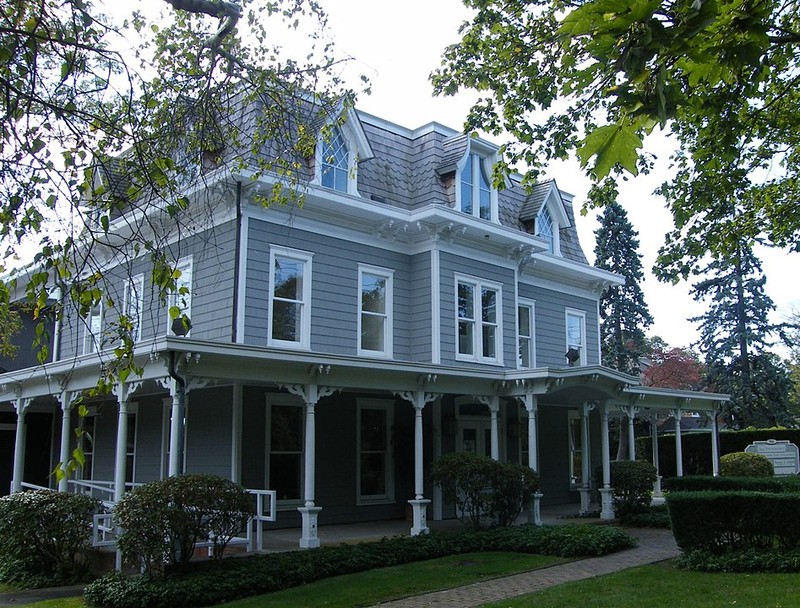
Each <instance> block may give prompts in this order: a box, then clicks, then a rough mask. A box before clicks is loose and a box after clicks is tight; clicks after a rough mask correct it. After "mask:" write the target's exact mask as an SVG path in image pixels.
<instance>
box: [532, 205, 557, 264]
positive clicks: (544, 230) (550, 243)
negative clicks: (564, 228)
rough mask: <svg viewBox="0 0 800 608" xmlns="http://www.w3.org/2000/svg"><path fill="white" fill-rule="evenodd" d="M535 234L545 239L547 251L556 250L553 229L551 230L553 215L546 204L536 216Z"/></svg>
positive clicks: (552, 251)
mask: <svg viewBox="0 0 800 608" xmlns="http://www.w3.org/2000/svg"><path fill="white" fill-rule="evenodd" d="M536 236H538V237H540V238H543V239H544V240H545V241H547V251H548V252H549V253H555V252H556V243H555V231H554V230H553V216H552V215H550V209H548V208H547V206H544V207H542V210H541V211H539V215H537V216H536Z"/></svg>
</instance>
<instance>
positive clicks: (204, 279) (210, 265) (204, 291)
mask: <svg viewBox="0 0 800 608" xmlns="http://www.w3.org/2000/svg"><path fill="white" fill-rule="evenodd" d="M169 255H170V258H171V259H174V260H181V259H183V258H185V257H188V256H191V258H192V286H191V292H192V293H191V307H192V314H191V320H192V334H191V335H192V337H193V338H198V339H202V340H219V341H230V339H231V336H232V326H233V315H234V310H233V301H234V285H235V278H236V273H235V260H236V222H235V221H231V222H227V223H226V224H224V225H221V226H217V227H215V228H213V229H210V230H207V231H205V232H204V233H203V234H202V235H194V236H187V237H185V238H183V239H182V240H181V242H180V245H179V246H178V245H174V246H172V251H171V252H170V254H169ZM151 273H152V264H151V263H150V261H149V259H147V258H145V257H140V258H136V259H133V260H130V261H128V262H127V263H126V264H125V265H124V266H119V267H117V268H114V269H112V270H110V271H109V272H107V274H106V280H105V281H104V282H103V284H102V286H101V288H102V289H103V291H104V294H105V296H106V297H108V298H111V299H112V300H113V301H114V307H113V308H111V307H107V306H104V310H103V329H104V332H105V333H106V334H108V335H106V336H105V338H106V346H110V345H111V342H110V340H111V339H113V335H111V334H112V333H113V325H114V324H115V323H116V321H117V319H118V316H119V310H120V309H121V307H122V306H123V302H124V294H125V284H126V282H127V280H128V277H134V276H136V275H139V274H142V275H143V277H144V293H143V294H142V318H141V338H142V339H148V338H152V337H154V336H157V335H161V334H164V333H166V332H167V329H168V312H167V309H166V307H165V306H163V305H162V304H161V302H160V301H159V299H158V294H157V292H156V290H154V289H153V287H152V285H151ZM84 331H85V322H84V320H83V319H81V318H80V316H79V314H78V311H77V310H76V309H75V308H74V307H69V308H68V309H67V310H66V311H65V314H64V320H63V322H62V332H61V347H60V357H59V358H60V359H69V358H72V357H74V356H76V355H81V354H83V337H84Z"/></svg>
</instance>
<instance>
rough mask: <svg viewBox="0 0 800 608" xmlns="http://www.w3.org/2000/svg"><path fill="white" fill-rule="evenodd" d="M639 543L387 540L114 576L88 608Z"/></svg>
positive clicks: (233, 594)
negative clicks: (156, 574) (443, 560)
mask: <svg viewBox="0 0 800 608" xmlns="http://www.w3.org/2000/svg"><path fill="white" fill-rule="evenodd" d="M635 544H636V540H635V539H633V538H632V537H630V536H628V535H627V534H625V533H624V532H622V531H621V530H619V529H618V528H612V527H608V526H589V525H567V526H544V527H537V526H533V525H524V526H518V527H513V528H497V529H495V530H486V531H480V532H466V533H462V534H456V535H453V534H435V533H433V534H429V535H426V536H416V537H395V538H386V539H383V540H382V541H380V542H376V543H365V544H359V545H340V546H338V547H321V548H319V549H314V550H313V551H291V552H287V553H275V554H270V555H257V556H252V557H244V558H238V559H229V560H225V561H224V562H221V563H216V564H212V563H209V562H205V563H199V564H195V565H194V566H195V567H194V568H193V569H192V570H191V571H189V572H187V573H183V574H181V575H179V576H178V575H175V574H174V573H173V574H172V575H170V576H167V578H165V579H162V580H156V579H149V578H147V577H145V576H141V575H138V576H125V575H121V574H119V573H116V572H115V573H112V574H109V575H107V576H104V577H103V578H101V579H99V580H97V581H95V582H94V583H92V584H91V585H89V586H88V587H87V588H86V590H85V594H84V596H85V599H86V602H87V603H88V604H89V605H90V606H98V607H104V608H189V607H195V606H210V605H214V604H220V603H222V602H228V601H232V600H235V599H241V598H244V597H249V596H253V595H260V594H263V593H270V592H273V591H279V590H281V589H286V588H289V587H296V586H299V585H302V584H305V583H310V582H312V581H316V580H320V579H323V578H328V577H331V576H338V575H341V574H349V573H353V572H362V571H365V570H371V569H375V568H383V567H387V566H394V565H397V564H404V563H410V562H415V561H423V560H427V559H433V558H437V557H444V556H446V555H454V554H460V553H476V552H482V551H511V552H518V553H537V554H543V555H558V556H561V557H583V556H596V555H605V554H607V553H612V552H614V551H619V550H621V549H627V548H629V547H633V546H635Z"/></svg>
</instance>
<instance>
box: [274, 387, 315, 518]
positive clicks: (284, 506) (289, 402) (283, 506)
mask: <svg viewBox="0 0 800 608" xmlns="http://www.w3.org/2000/svg"><path fill="white" fill-rule="evenodd" d="M266 405H267V407H266V409H267V411H266V416H265V419H264V424H265V431H264V459H265V462H264V484H265V485H264V487H265V488H267V489H274V488H272V487H271V486H270V474H271V471H270V455H271V454H272V406H274V405H279V406H286V407H297V408H299V409H300V410H301V420H302V426H301V431H300V432H301V433H302V437H301V440H300V496H299V497H298V498H296V499H295V498H292V499H289V500H278V501H277V503H276V508H277V509H278V510H279V511H294V510H295V509H297V507H302V506H303V505H304V504H305V503H304V497H303V492H304V487H305V486H304V484H305V480H306V467H305V462H306V445H305V433H306V411H305V406H304V405H303V403H302V402H301V401H300V400H299V399H298V398H297V397H295V396H294V395H282V394H272V393H267V395H266Z"/></svg>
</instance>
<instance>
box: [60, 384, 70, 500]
mask: <svg viewBox="0 0 800 608" xmlns="http://www.w3.org/2000/svg"><path fill="white" fill-rule="evenodd" d="M59 401H60V402H61V454H60V458H61V460H60V462H61V469H62V472H63V475H62V476H61V479H59V480H58V491H59V492H66V491H67V488H68V484H67V462H69V441H70V437H72V432H71V429H70V413H71V412H72V393H68V392H67V391H63V392H62V393H61V396H60V398H59Z"/></svg>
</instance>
